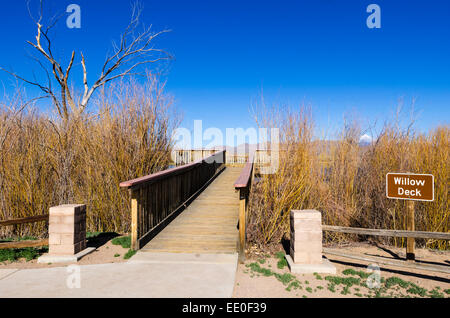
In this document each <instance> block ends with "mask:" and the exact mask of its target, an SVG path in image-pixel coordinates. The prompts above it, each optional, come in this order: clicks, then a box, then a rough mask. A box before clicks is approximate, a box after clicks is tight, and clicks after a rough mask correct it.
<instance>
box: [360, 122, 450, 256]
mask: <svg viewBox="0 0 450 318" xmlns="http://www.w3.org/2000/svg"><path fill="white" fill-rule="evenodd" d="M449 132H450V130H449V128H448V127H438V128H436V129H434V130H432V131H430V132H429V133H428V134H427V135H416V134H415V133H414V132H412V131H411V130H408V131H401V130H399V129H398V128H393V127H392V126H388V127H386V128H385V129H384V131H383V133H382V134H381V136H380V137H379V138H378V140H377V141H376V142H375V143H374V145H373V146H371V147H370V148H369V149H368V150H367V151H366V152H365V153H364V154H363V156H362V158H363V159H362V162H363V165H361V169H360V175H359V176H358V178H357V182H358V192H359V200H358V203H359V211H360V212H359V214H358V215H357V216H355V217H354V219H353V222H352V225H353V226H362V227H372V228H387V229H406V218H405V216H406V213H405V212H406V201H404V200H392V199H387V198H386V195H385V182H386V181H385V176H386V173H388V172H411V173H430V174H433V175H434V177H435V200H434V201H433V202H418V201H417V202H415V228H416V230H419V231H433V232H434V231H437V232H447V231H448V229H449V205H448V183H449V176H450V171H449V165H448V162H449V160H450V157H449V137H450V135H449ZM383 241H388V242H394V244H396V245H399V244H404V243H405V242H404V240H403V239H384V240H383ZM417 242H418V244H419V245H423V244H426V245H427V246H429V247H439V248H446V247H448V245H447V242H445V241H435V240H417Z"/></svg>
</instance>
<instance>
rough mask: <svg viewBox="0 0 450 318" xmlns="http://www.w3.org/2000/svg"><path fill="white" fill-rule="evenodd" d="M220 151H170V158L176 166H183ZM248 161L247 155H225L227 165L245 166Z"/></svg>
mask: <svg viewBox="0 0 450 318" xmlns="http://www.w3.org/2000/svg"><path fill="white" fill-rule="evenodd" d="M218 151H220V150H212V149H178V150H173V151H172V158H174V164H175V165H176V166H181V165H185V164H188V163H191V162H195V161H198V160H200V159H203V158H206V157H208V156H210V155H212V154H214V153H216V152H218ZM247 160H248V154H236V153H228V152H226V154H225V163H226V164H227V165H245V164H246V163H247Z"/></svg>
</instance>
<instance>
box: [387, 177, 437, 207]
mask: <svg viewBox="0 0 450 318" xmlns="http://www.w3.org/2000/svg"><path fill="white" fill-rule="evenodd" d="M390 174H396V175H399V174H401V175H405V174H406V175H413V176H431V183H432V188H433V191H432V193H433V197H432V199H431V200H425V199H409V198H396V197H390V196H388V175H390ZM386 197H387V198H388V199H397V200H411V201H427V202H432V201H434V176H433V175H432V174H429V173H408V172H388V173H386Z"/></svg>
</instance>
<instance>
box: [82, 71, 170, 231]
mask: <svg viewBox="0 0 450 318" xmlns="http://www.w3.org/2000/svg"><path fill="white" fill-rule="evenodd" d="M97 103H98V109H99V115H98V117H97V118H96V119H95V120H91V121H84V122H83V125H84V129H82V132H81V133H80V140H81V141H82V144H83V145H86V147H83V148H81V149H80V151H79V152H80V153H81V154H82V156H81V162H80V165H79V169H78V171H77V172H76V174H75V176H77V177H78V178H79V181H78V182H79V184H80V185H81V186H80V187H79V188H77V192H76V193H75V197H76V198H77V200H78V201H80V202H86V203H87V204H88V207H89V213H88V228H89V229H91V230H96V231H119V232H124V231H128V230H129V225H130V207H129V204H130V199H129V197H128V194H127V192H126V190H124V189H121V188H119V186H118V185H119V183H120V182H121V181H125V180H128V179H132V178H137V177H140V176H143V175H147V174H150V173H153V172H157V171H160V170H163V169H166V168H167V167H168V165H169V163H170V151H171V147H172V144H171V140H170V136H171V134H172V131H173V129H174V128H175V127H176V125H178V116H177V115H176V114H175V113H174V112H173V110H172V106H171V105H172V99H171V98H169V97H167V96H165V95H164V94H163V86H161V85H160V84H159V83H158V82H157V81H156V80H152V81H151V82H148V83H146V84H145V85H144V86H142V85H138V84H136V83H135V82H131V83H118V84H117V85H115V86H113V87H111V88H110V89H108V90H107V91H106V90H103V91H102V93H101V95H100V98H99V99H98V102H97ZM83 132H89V133H83ZM99 163H101V164H99Z"/></svg>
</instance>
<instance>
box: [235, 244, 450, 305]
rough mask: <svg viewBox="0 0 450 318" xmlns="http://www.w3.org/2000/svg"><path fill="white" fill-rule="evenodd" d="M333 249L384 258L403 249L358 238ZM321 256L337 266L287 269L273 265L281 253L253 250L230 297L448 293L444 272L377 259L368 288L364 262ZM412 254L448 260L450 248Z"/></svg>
mask: <svg viewBox="0 0 450 318" xmlns="http://www.w3.org/2000/svg"><path fill="white" fill-rule="evenodd" d="M280 249H281V248H280ZM333 249H336V250H339V251H341V252H344V251H345V252H348V253H353V254H360V255H364V254H365V255H370V256H382V257H385V258H388V259H394V257H395V255H397V256H399V257H404V254H405V253H404V250H403V249H399V248H391V247H389V248H386V247H382V248H379V247H376V246H373V245H369V244H360V243H358V244H352V245H349V246H346V247H339V248H338V247H334V248H333ZM279 256H280V255H279ZM325 256H326V258H328V259H329V260H330V261H331V262H332V263H333V264H334V265H335V266H336V274H335V275H333V274H317V273H316V274H290V272H289V269H288V267H287V266H284V267H283V268H282V269H280V268H278V266H277V264H278V262H279V260H280V259H279V258H277V257H276V256H275V255H273V254H272V255H270V256H269V255H268V254H264V253H260V254H259V255H258V254H257V253H255V252H254V253H252V256H251V257H250V258H249V259H247V260H246V261H245V263H244V264H239V266H238V271H237V274H236V282H235V288H234V293H233V297H238V298H241V297H250V298H252V297H255V298H291V297H303V298H305V297H308V298H329V297H331V298H340V297H345V298H348V297H352V298H358V297H445V298H448V297H450V275H449V274H445V273H438V272H431V271H423V270H413V269H409V268H403V267H394V266H388V265H381V264H380V265H379V267H380V285H379V288H376V287H375V288H368V285H369V284H370V283H368V282H367V276H369V275H371V273H369V272H368V270H367V266H368V265H369V262H364V261H358V260H353V259H348V258H343V257H338V256H334V255H327V254H325ZM416 259H417V260H419V261H420V260H423V261H427V262H432V263H435V264H440V265H449V264H450V252H449V251H433V250H428V249H416ZM281 265H282V264H281ZM281 265H280V266H281ZM274 273H275V274H274ZM372 273H373V272H372ZM283 274H285V275H283ZM291 275H292V276H291ZM372 277H375V276H372Z"/></svg>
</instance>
